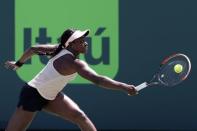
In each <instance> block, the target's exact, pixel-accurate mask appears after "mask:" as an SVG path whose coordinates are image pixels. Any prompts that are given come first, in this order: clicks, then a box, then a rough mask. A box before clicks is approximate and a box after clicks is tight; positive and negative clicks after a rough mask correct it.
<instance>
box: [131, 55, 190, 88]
mask: <svg viewBox="0 0 197 131" xmlns="http://www.w3.org/2000/svg"><path fill="white" fill-rule="evenodd" d="M190 70H191V62H190V60H189V58H188V57H187V56H186V55H184V54H174V55H171V56H169V57H167V58H166V59H164V60H163V61H162V63H161V65H160V68H159V70H158V72H157V73H156V74H155V75H154V76H153V78H152V79H151V80H150V81H149V82H144V83H142V84H140V85H138V86H136V87H135V89H136V90H137V91H139V90H141V89H143V88H145V87H149V86H153V85H163V86H168V87H172V86H175V85H177V84H179V83H181V82H182V81H184V80H185V79H186V78H187V77H188V75H189V73H190Z"/></svg>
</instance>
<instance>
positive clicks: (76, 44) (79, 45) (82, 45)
mask: <svg viewBox="0 0 197 131" xmlns="http://www.w3.org/2000/svg"><path fill="white" fill-rule="evenodd" d="M71 47H72V48H73V49H74V50H75V51H78V52H79V53H86V52H87V50H88V43H87V42H86V41H85V37H80V38H78V39H76V40H74V41H73V42H72V46H71Z"/></svg>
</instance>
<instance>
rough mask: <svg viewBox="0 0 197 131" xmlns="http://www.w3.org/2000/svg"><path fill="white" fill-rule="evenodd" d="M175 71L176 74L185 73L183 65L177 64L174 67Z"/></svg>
mask: <svg viewBox="0 0 197 131" xmlns="http://www.w3.org/2000/svg"><path fill="white" fill-rule="evenodd" d="M174 71H175V72H176V73H181V72H182V71H183V66H182V65H181V64H176V65H175V66H174Z"/></svg>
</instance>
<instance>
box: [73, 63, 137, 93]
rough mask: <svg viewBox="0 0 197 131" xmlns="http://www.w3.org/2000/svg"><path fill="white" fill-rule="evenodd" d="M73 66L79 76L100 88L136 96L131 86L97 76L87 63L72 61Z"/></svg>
mask: <svg viewBox="0 0 197 131" xmlns="http://www.w3.org/2000/svg"><path fill="white" fill-rule="evenodd" d="M73 66H74V68H75V70H76V71H77V72H78V74H79V75H80V76H82V77H83V78H85V79H87V80H89V81H91V82H93V83H94V84H96V85H98V86H100V87H103V88H106V89H113V90H120V91H123V92H126V93H127V94H128V95H135V94H137V91H136V90H135V88H134V86H133V85H129V84H126V83H123V82H119V81H115V80H113V79H111V78H109V77H107V76H102V75H99V74H97V73H96V72H95V71H94V70H93V69H91V68H90V67H89V66H88V64H87V63H85V62H84V61H82V60H79V59H76V60H74V62H73Z"/></svg>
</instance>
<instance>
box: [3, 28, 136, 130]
mask: <svg viewBox="0 0 197 131" xmlns="http://www.w3.org/2000/svg"><path fill="white" fill-rule="evenodd" d="M88 34H89V30H85V31H80V30H72V29H67V30H65V31H64V33H63V34H62V36H61V39H60V44H59V45H37V46H34V47H30V48H29V49H27V50H26V51H25V52H24V54H23V55H22V56H21V58H20V59H19V60H18V61H17V62H15V61H7V62H6V63H5V66H6V68H8V69H12V70H17V69H18V68H20V67H21V66H22V65H23V64H24V63H25V61H26V60H28V59H29V58H30V57H32V56H33V55H35V54H37V55H50V56H51V58H50V59H49V61H48V63H47V64H46V66H45V67H44V68H43V69H42V70H41V71H40V72H39V73H38V74H37V75H36V76H35V77H34V78H33V79H32V80H31V81H29V82H28V83H26V84H25V85H24V86H23V88H22V90H21V93H20V97H19V102H18V105H17V108H16V111H15V113H14V114H13V116H12V117H11V119H10V120H9V123H8V125H7V128H6V131H22V130H25V129H27V127H28V125H29V124H30V123H31V121H32V119H33V117H34V116H35V114H36V112H37V111H40V110H44V111H47V112H49V113H52V114H55V115H57V116H60V117H62V118H63V119H65V120H69V121H70V122H73V123H74V124H76V125H78V127H79V128H80V129H81V130H82V131H96V128H95V126H94V124H93V123H92V122H91V120H90V119H89V118H88V116H87V115H86V114H85V113H84V112H83V111H82V110H81V109H80V108H79V106H78V105H77V104H76V103H75V102H74V101H72V100H71V99H70V98H69V97H68V96H66V95H65V94H64V93H63V92H62V89H63V88H64V87H65V85H66V84H67V83H68V82H70V81H71V80H73V79H74V78H75V77H76V75H77V74H79V75H80V76H82V77H83V78H85V79H87V80H89V81H91V82H93V83H94V84H96V85H98V86H100V87H104V88H106V89H114V90H119V91H123V92H125V93H127V94H129V95H134V94H136V93H137V91H136V89H135V87H134V86H133V85H129V84H126V83H122V82H118V81H115V80H112V79H110V78H108V77H106V76H102V75H99V74H97V73H96V72H95V71H94V70H93V69H91V68H90V67H89V66H88V64H87V63H86V62H84V61H82V60H80V59H79V58H78V55H79V54H80V53H85V52H86V51H87V47H88V44H87V43H86V42H85V37H86V36H87V35H88ZM30 70H31V69H30Z"/></svg>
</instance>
